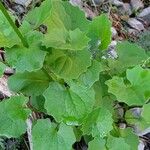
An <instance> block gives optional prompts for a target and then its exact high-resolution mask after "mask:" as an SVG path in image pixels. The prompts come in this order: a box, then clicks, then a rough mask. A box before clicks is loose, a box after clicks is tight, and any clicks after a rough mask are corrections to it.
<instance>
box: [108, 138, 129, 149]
mask: <svg viewBox="0 0 150 150" xmlns="http://www.w3.org/2000/svg"><path fill="white" fill-rule="evenodd" d="M107 148H108V149H109V150H120V149H121V150H130V146H129V145H128V144H127V143H126V142H125V140H124V138H121V137H120V138H116V137H113V136H109V137H108V139H107Z"/></svg>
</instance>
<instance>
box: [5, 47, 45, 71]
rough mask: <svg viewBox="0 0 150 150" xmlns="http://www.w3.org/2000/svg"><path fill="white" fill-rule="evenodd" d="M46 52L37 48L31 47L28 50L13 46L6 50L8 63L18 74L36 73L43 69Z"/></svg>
mask: <svg viewBox="0 0 150 150" xmlns="http://www.w3.org/2000/svg"><path fill="white" fill-rule="evenodd" d="M45 56H46V52H44V51H42V50H41V49H40V48H39V46H36V45H31V46H30V47H29V48H25V47H22V46H14V47H12V48H10V49H6V59H7V61H8V63H9V64H10V65H11V66H12V67H15V68H16V69H17V71H18V72H24V71H29V72H31V71H36V70H38V69H41V68H42V67H43V62H44V59H45Z"/></svg>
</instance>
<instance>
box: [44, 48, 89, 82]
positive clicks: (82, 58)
mask: <svg viewBox="0 0 150 150" xmlns="http://www.w3.org/2000/svg"><path fill="white" fill-rule="evenodd" d="M46 62H47V65H48V66H49V67H50V69H51V70H52V71H53V72H54V73H55V74H56V75H57V76H59V77H61V78H64V79H68V80H69V79H76V78H78V77H79V75H80V74H82V73H83V72H85V71H86V70H87V67H89V66H90V65H91V60H90V52H88V51H87V50H86V49H85V50H82V51H71V52H70V51H60V50H56V49H53V50H52V53H51V54H50V55H49V56H47V58H46Z"/></svg>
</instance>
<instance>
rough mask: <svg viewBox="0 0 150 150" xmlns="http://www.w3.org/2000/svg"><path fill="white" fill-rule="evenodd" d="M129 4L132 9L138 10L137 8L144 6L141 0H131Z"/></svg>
mask: <svg viewBox="0 0 150 150" xmlns="http://www.w3.org/2000/svg"><path fill="white" fill-rule="evenodd" d="M130 4H131V7H132V10H133V11H138V10H139V9H142V8H144V4H143V2H142V1H141V0H131V2H130Z"/></svg>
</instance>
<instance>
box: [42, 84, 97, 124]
mask: <svg viewBox="0 0 150 150" xmlns="http://www.w3.org/2000/svg"><path fill="white" fill-rule="evenodd" d="M69 86H70V88H66V87H65V86H63V85H61V84H59V83H57V82H51V83H50V85H49V88H48V89H47V90H46V91H45V92H44V94H43V95H44V97H45V100H46V101H45V108H46V110H47V112H48V114H49V115H52V116H53V117H54V118H55V119H56V120H57V121H58V122H61V121H65V122H67V123H68V124H75V125H77V124H79V123H80V121H82V119H83V118H84V117H85V116H86V115H87V113H88V112H90V111H91V110H92V107H93V104H94V99H95V97H94V96H95V95H94V91H93V89H87V88H85V87H81V86H79V85H77V84H75V83H73V82H71V83H70V84H69Z"/></svg>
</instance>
